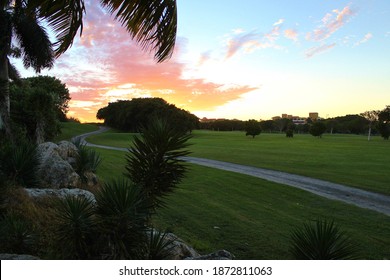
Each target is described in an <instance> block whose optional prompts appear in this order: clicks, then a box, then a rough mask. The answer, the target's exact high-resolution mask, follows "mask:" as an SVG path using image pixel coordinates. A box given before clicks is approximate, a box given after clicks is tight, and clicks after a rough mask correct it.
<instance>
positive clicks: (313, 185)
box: [73, 126, 390, 216]
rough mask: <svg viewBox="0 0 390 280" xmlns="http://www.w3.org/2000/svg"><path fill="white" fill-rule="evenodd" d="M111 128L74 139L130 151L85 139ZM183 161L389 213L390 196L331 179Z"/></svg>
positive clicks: (215, 162) (198, 160)
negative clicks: (330, 180) (338, 182)
mask: <svg viewBox="0 0 390 280" xmlns="http://www.w3.org/2000/svg"><path fill="white" fill-rule="evenodd" d="M108 129H109V128H108V127H104V126H100V127H99V130H97V131H93V132H89V133H85V134H82V135H79V136H76V137H74V138H73V139H77V138H80V140H81V141H83V142H84V143H85V144H87V145H88V146H90V147H97V148H103V149H110V150H117V151H125V152H127V151H128V150H127V149H126V148H118V147H110V146H104V145H95V144H91V143H88V142H87V141H86V140H85V139H86V138H87V137H88V136H90V135H94V134H99V133H102V132H104V131H107V130H108ZM183 160H185V161H186V162H189V163H192V164H197V165H202V166H207V167H211V168H216V169H221V170H226V171H231V172H236V173H240V174H245V175H249V176H253V177H257V178H261V179H264V180H267V181H271V182H275V183H279V184H283V185H287V186H291V187H295V188H299V189H302V190H305V191H309V192H311V193H314V194H317V195H320V196H322V197H326V198H329V199H333V200H338V201H342V202H346V203H349V204H353V205H355V206H358V207H361V208H366V209H370V210H374V211H377V212H380V213H383V214H385V215H388V216H390V196H387V195H382V194H377V193H373V192H369V191H364V190H360V189H356V188H352V187H348V186H345V185H340V184H336V183H331V182H328V181H324V180H319V179H314V178H310V177H306V176H301V175H295V174H290V173H286V172H281V171H275V170H270V169H264V168H259V167H252V166H246V165H241V164H235V163H229V162H223V161H218V160H212V159H205V158H196V157H183Z"/></svg>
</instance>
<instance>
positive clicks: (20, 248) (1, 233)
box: [0, 212, 35, 254]
mask: <svg viewBox="0 0 390 280" xmlns="http://www.w3.org/2000/svg"><path fill="white" fill-rule="evenodd" d="M34 242H35V235H34V233H33V230H32V226H31V225H30V224H29V223H28V222H27V221H25V220H24V219H22V218H21V217H20V216H18V215H16V214H15V213H12V212H9V213H7V214H6V215H5V216H4V217H3V219H2V220H1V221H0V250H1V251H2V252H7V253H14V254H28V253H29V252H30V251H31V250H32V247H33V245H34Z"/></svg>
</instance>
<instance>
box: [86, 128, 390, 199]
mask: <svg viewBox="0 0 390 280" xmlns="http://www.w3.org/2000/svg"><path fill="white" fill-rule="evenodd" d="M193 135H194V137H193V139H192V140H191V143H192V144H193V146H191V147H190V149H191V151H192V152H193V153H192V156H194V157H204V158H210V159H217V160H222V161H227V162H233V163H239V164H245V165H251V166H257V167H263V168H269V169H274V170H281V171H285V172H290V173H294V174H300V175H305V176H310V177H314V178H319V179H323V180H327V181H332V182H336V183H340V184H345V185H348V186H353V187H358V188H361V189H366V190H370V191H375V192H379V193H383V194H387V195H390V184H389V182H390V172H389V162H390V142H389V141H384V140H382V138H380V137H373V139H372V141H370V142H368V141H367V138H366V137H364V136H356V135H324V136H323V137H322V138H315V137H313V136H311V135H299V134H298V135H295V136H294V138H293V139H290V138H286V137H285V136H284V134H266V133H263V134H261V135H260V136H257V137H256V138H254V139H252V137H245V134H244V133H243V132H212V131H195V132H194V133H193ZM132 137H133V136H132V134H130V133H116V132H110V131H109V132H107V133H105V134H102V135H95V136H92V137H89V138H88V141H90V142H91V143H95V144H102V145H110V146H116V147H128V146H129V145H130V141H131V139H132Z"/></svg>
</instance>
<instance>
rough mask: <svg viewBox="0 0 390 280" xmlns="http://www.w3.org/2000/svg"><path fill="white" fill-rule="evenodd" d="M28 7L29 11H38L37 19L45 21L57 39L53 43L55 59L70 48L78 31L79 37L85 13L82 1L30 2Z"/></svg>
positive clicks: (40, 0)
mask: <svg viewBox="0 0 390 280" xmlns="http://www.w3.org/2000/svg"><path fill="white" fill-rule="evenodd" d="M29 5H30V9H32V10H37V11H38V15H39V18H41V19H44V20H46V21H47V23H48V24H49V26H50V27H52V28H53V31H54V33H55V36H56V38H57V41H56V42H55V43H54V47H55V56H56V57H58V56H60V55H61V54H63V53H64V52H65V51H66V50H67V49H68V48H69V47H71V46H72V44H73V40H74V38H75V37H76V34H77V32H78V30H79V29H80V36H81V34H82V30H83V15H84V13H85V5H84V1H83V0H56V1H52V0H43V1H42V0H32V1H29Z"/></svg>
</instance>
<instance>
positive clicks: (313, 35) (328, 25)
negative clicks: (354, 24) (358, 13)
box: [306, 6, 355, 41]
mask: <svg viewBox="0 0 390 280" xmlns="http://www.w3.org/2000/svg"><path fill="white" fill-rule="evenodd" d="M353 15H355V12H354V11H352V9H351V8H350V7H349V6H346V7H344V8H343V9H342V10H341V11H339V10H337V9H335V10H333V11H332V13H327V14H326V15H325V16H324V17H323V18H322V25H321V26H319V27H318V28H316V29H315V30H314V31H312V32H309V33H307V35H306V39H307V40H310V41H322V40H324V39H327V38H329V37H330V36H331V35H332V34H333V33H335V32H336V31H337V30H339V29H340V28H341V27H342V26H344V25H345V24H346V23H347V22H348V21H349V19H350V18H351V17H352V16H353Z"/></svg>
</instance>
